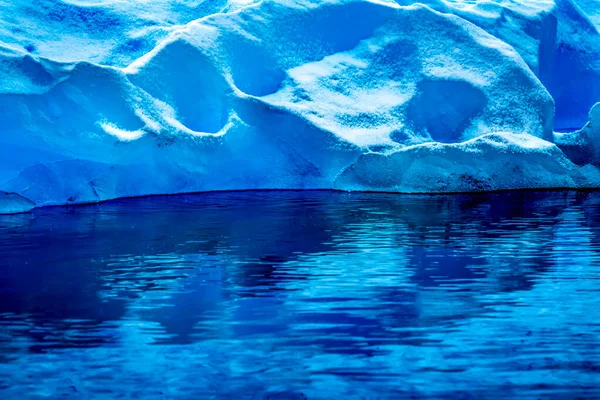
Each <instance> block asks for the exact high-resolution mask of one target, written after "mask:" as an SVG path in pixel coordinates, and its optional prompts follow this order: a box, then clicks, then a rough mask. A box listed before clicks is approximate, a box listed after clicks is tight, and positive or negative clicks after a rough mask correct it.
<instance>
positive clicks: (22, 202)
mask: <svg viewBox="0 0 600 400" xmlns="http://www.w3.org/2000/svg"><path fill="white" fill-rule="evenodd" d="M33 207H35V204H34V203H33V202H32V201H30V200H27V199H26V198H24V197H23V196H19V195H18V194H16V193H6V192H2V191H0V215H2V214H18V213H24V212H28V211H31V209H33Z"/></svg>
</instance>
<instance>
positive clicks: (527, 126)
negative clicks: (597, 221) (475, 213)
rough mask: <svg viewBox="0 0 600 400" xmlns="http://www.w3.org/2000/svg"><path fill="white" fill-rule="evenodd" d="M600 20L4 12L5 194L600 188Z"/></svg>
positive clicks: (174, 7)
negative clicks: (251, 190)
mask: <svg viewBox="0 0 600 400" xmlns="http://www.w3.org/2000/svg"><path fill="white" fill-rule="evenodd" d="M599 18H600V1H597V0H487V1H483V0H482V1H468V0H424V1H423V2H422V3H416V2H413V1H406V0H396V1H392V0H325V1H323V0H262V1H261V0H205V1H202V0H195V1H192V0H140V1H129V0H102V1H101V0H19V1H13V0H10V1H9V0H0V190H2V191H5V192H14V193H17V194H19V195H20V196H23V197H24V198H26V199H29V200H31V201H33V202H34V203H35V205H37V206H42V205H51V204H66V203H84V202H97V201H102V200H107V199H112V198H117V197H126V196H139V195H148V194H170V193H182V192H195V191H207V190H236V189H268V188H279V189H304V188H307V189H310V188H314V189H316V188H332V189H341V190H377V191H398V192H453V191H481V190H499V189H522V188H555V187H560V188H596V187H600V171H599V170H598V165H600V149H599V146H600V145H599V144H598V143H599V142H598V139H599V138H600V133H599V131H598V129H599V128H598V125H600V122H598V120H599V118H598V113H599V112H600V106H596V107H595V108H593V109H592V106H593V105H594V104H595V103H597V102H598V101H600V32H599V27H600V25H599V23H600V21H599ZM590 109H592V111H591V112H590ZM588 114H589V116H588ZM586 124H587V125H586ZM555 131H556V132H555ZM0 201H1V200H0ZM2 207H3V205H2V204H0V209H2Z"/></svg>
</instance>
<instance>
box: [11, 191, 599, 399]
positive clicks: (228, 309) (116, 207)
mask: <svg viewBox="0 0 600 400" xmlns="http://www.w3.org/2000/svg"><path fill="white" fill-rule="evenodd" d="M599 205H600V196H598V193H565V192H547V193H538V192H518V193H514V192H511V193H501V194H478V195H452V196H443V195H439V196H427V195H415V196H397V195H386V194H360V193H357V194H353V195H347V194H344V193H335V192H333V193H332V192H274V193H269V194H268V195H265V194H264V193H260V192H242V193H213V194H205V195H200V196H175V197H156V198H146V199H136V200H124V201H115V202H110V203H106V204H103V205H101V206H89V207H77V208H76V209H73V208H67V207H57V208H52V209H41V210H38V211H37V212H36V213H35V214H34V216H33V217H32V216H30V215H27V214H23V215H17V216H3V217H0V234H5V233H6V232H8V234H9V235H10V240H9V241H5V242H4V243H3V244H4V247H2V248H0V252H1V254H2V257H0V286H2V288H3V290H0V316H1V317H2V321H1V322H2V326H3V337H2V339H3V340H0V360H2V361H3V362H0V377H4V376H9V377H11V378H12V379H13V380H12V381H9V380H8V379H7V381H9V382H13V381H15V382H19V385H10V387H9V388H7V389H5V393H6V394H7V396H5V397H9V398H11V397H14V398H26V397H27V393H29V392H27V391H29V390H31V387H34V386H35V385H39V384H40V381H39V379H40V378H39V376H40V374H41V373H47V375H44V376H49V377H51V378H48V379H52V382H54V380H55V379H56V381H58V382H61V383H62V382H66V383H65V384H64V385H62V384H61V385H57V386H56V387H52V390H53V392H52V394H53V395H54V397H58V396H59V395H62V394H68V393H73V392H72V386H74V387H76V388H77V389H78V390H79V393H81V394H82V395H88V394H90V396H92V395H93V394H95V393H100V392H101V391H103V390H104V391H105V390H106V387H107V385H109V384H111V383H112V382H113V381H114V380H113V378H114V376H115V375H114V374H104V373H103V372H102V371H111V372H112V371H115V370H116V371H118V372H119V374H118V377H119V379H118V380H119V384H120V385H122V384H123V382H125V383H126V385H123V386H122V387H125V388H126V389H127V390H130V391H131V392H132V393H138V394H140V395H145V394H146V393H149V394H148V397H157V398H160V397H164V394H165V393H171V392H170V390H177V391H178V392H177V394H179V393H183V391H185V393H186V394H188V393H194V394H198V396H194V397H195V398H210V397H236V398H243V397H244V396H243V393H247V388H248V386H249V385H255V386H256V387H255V388H254V389H253V390H255V392H256V393H259V394H260V396H258V397H259V398H263V397H265V396H263V394H264V392H266V391H268V390H276V389H279V388H280V386H283V387H286V388H287V387H288V385H289V386H293V385H294V384H295V383H299V385H300V386H301V388H299V390H302V392H303V393H306V394H307V396H306V397H308V398H311V399H314V398H349V397H350V398H352V397H355V396H357V394H358V397H369V396H372V395H373V393H381V392H384V395H382V396H380V397H384V398H387V397H394V396H387V394H389V393H390V392H392V391H395V390H401V389H403V386H402V385H404V384H405V382H407V381H409V380H410V379H412V380H413V381H414V382H415V383H414V385H413V389H414V390H415V392H417V393H419V395H421V397H426V398H431V397H437V398H448V397H456V396H447V395H444V394H445V393H443V394H440V395H439V396H437V394H438V393H437V391H440V390H447V388H448V387H451V388H453V389H454V390H464V393H472V392H473V391H474V390H477V389H478V388H483V389H487V390H489V392H490V393H498V391H499V390H501V389H505V386H506V383H505V381H506V379H511V381H513V380H514V381H517V382H521V381H523V382H524V384H527V385H530V386H520V385H517V386H516V387H515V388H514V389H513V390H514V392H512V393H516V394H522V393H525V392H527V394H529V393H531V392H532V391H536V390H538V388H539V387H542V385H543V384H547V382H548V379H549V375H551V376H550V379H554V380H553V381H552V382H554V383H553V385H554V386H552V390H556V392H558V391H559V390H560V391H561V393H565V392H568V393H573V386H572V382H573V381H576V382H583V384H585V385H587V386H588V387H592V388H594V389H585V388H583V389H580V390H579V391H578V392H577V393H578V394H582V396H581V397H583V398H594V397H597V396H595V394H596V393H598V390H597V389H595V388H596V387H598V384H597V379H596V375H597V374H596V373H595V372H596V371H594V365H595V364H594V362H595V360H597V351H595V349H597V344H598V338H597V335H593V334H592V333H593V328H594V326H593V322H594V318H593V316H594V315H593V314H590V313H589V304H592V303H593V302H594V301H595V300H596V299H597V287H596V286H597V285H596V282H597V281H598V280H597V278H598V272H599V271H598V270H597V268H592V267H593V266H594V265H593V264H594V262H597V259H596V258H595V254H596V253H597V250H598V245H599V239H600V223H598V222H599V221H598V219H599V218H600V215H599V214H598V212H597V210H598V206H599ZM5 219H8V220H12V221H14V220H15V219H18V220H20V223H19V224H12V226H11V227H10V231H2V226H3V223H4V220H5ZM50 228H51V229H52V231H51V232H52V235H48V232H49V229H50ZM42 236H43V237H44V240H39V241H37V242H36V243H35V245H36V251H30V249H31V245H32V242H31V238H32V237H42ZM131 237H135V238H136V240H130V238H131ZM73 238H77V245H76V246H74V245H73ZM1 244H2V243H0V245H1ZM588 266H589V267H590V268H587V267H588ZM32 276H35V277H36V278H37V279H31V277H32ZM13 289H14V290H13ZM578 324H582V325H584V326H582V325H578ZM531 332H533V334H532V333H531ZM582 333H584V334H582ZM15 337H16V338H18V340H17V339H15ZM6 339H8V340H6ZM150 344H158V345H150ZM164 344H168V346H164ZM574 344H575V345H576V346H577V347H575V349H576V350H577V351H576V352H574V351H573V348H574V347H573V346H574ZM12 345H15V346H19V352H18V354H17V353H16V351H15V350H14V349H11V348H9V349H8V351H5V352H3V350H7V347H8V346H12ZM57 348H60V352H54V351H52V352H49V353H50V354H48V353H45V354H41V355H40V354H39V353H40V352H48V351H49V350H53V349H57ZM507 348H508V349H509V350H510V354H508V355H507ZM6 354H8V355H9V356H12V355H14V354H17V356H16V357H15V359H11V360H9V362H4V361H5V359H4V358H3V357H4V356H5V355H6ZM548 354H552V357H553V358H554V360H550V361H549V360H548V358H549V357H548ZM513 356H515V357H516V359H517V362H519V363H522V364H519V365H523V366H524V367H525V368H523V370H521V369H518V368H517V369H515V368H512V365H509V366H510V367H511V368H510V369H509V370H504V369H502V368H504V367H505V366H506V365H507V364H506V362H507V360H509V359H511V358H512V357H513ZM48 357H51V358H52V362H51V363H50V362H47V360H48ZM99 359H100V360H110V361H111V363H110V365H108V364H105V363H103V364H102V365H99V364H98V360H99ZM563 359H567V360H568V361H569V362H568V363H562V360H563ZM588 360H593V361H592V363H591V364H590V367H589V368H588V369H587V370H585V369H583V368H582V366H583V367H585V364H583V363H579V364H577V363H578V362H580V361H588ZM525 361H527V362H525ZM503 362H504V363H503ZM530 363H533V368H526V367H527V366H528V365H529V364H530ZM549 363H553V364H554V365H553V366H555V367H556V368H552V369H546V368H544V366H546V365H548V364H549ZM558 363H560V365H557V364H558ZM499 364H500V368H501V371H500V372H498V369H497V368H498V365H499ZM107 365H108V366H107ZM282 366H285V368H286V369H285V372H286V373H285V374H282V373H281V371H282ZM490 366H493V368H491V367H490ZM373 367H376V368H375V369H373ZM486 367H490V369H491V371H492V372H493V373H490V374H486V375H485V376H483V377H482V375H481V370H482V369H484V368H486ZM574 367H575V368H574ZM105 368H106V369H105ZM74 370H77V371H89V372H82V376H83V377H84V378H86V379H85V381H84V380H83V378H78V377H75V378H74V374H73V371H74ZM449 370H451V371H452V373H450V374H449V373H445V371H449ZM32 371H34V372H35V373H32ZM540 371H542V372H547V374H543V373H540ZM557 371H560V379H559V378H553V377H555V376H556V375H557ZM586 371H587V372H586ZM38 372H39V373H38ZM50 372H51V373H50ZM370 374H371V375H370ZM159 375H160V376H161V377H162V378H161V379H159V380H156V376H159ZM88 376H89V379H88ZM357 376H358V377H359V379H361V385H359V386H358V388H357V385H356V384H355V383H356V377H357ZM382 376H386V377H387V378H386V379H389V380H387V381H386V383H387V384H386V385H381V377H382ZM499 376H501V377H502V379H498V377H499ZM315 377H317V378H318V377H323V378H322V379H320V378H319V379H316V378H315ZM399 377H400V378H399ZM69 379H71V380H69ZM476 379H477V382H478V384H477V386H476V387H475V388H474V387H473V382H474V381H475V380H476ZM332 380H336V381H337V382H340V385H338V386H336V385H331V381H332ZM44 382H45V381H44ZM107 382H108V383H107ZM148 382H153V384H152V385H149V384H148ZM432 382H434V383H435V384H432ZM352 383H354V385H352ZM534 385H535V386H534ZM253 387H254V386H253ZM120 388H121V387H120ZM120 388H119V389H120ZM238 389H239V393H240V394H241V395H240V396H237V393H238V392H237V390H238ZM293 389H294V387H292V389H290V390H293ZM180 391H181V392H180ZM158 392H162V394H160V393H158ZM155 393H158V394H157V395H156V396H154V394H155ZM232 393H235V394H236V395H232ZM132 396H133V395H132ZM144 397H146V396H144ZM281 397H283V398H286V399H288V398H294V397H292V396H291V395H282V396H281ZM513 397H523V396H513ZM528 397H531V396H528ZM299 398H302V397H299Z"/></svg>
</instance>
